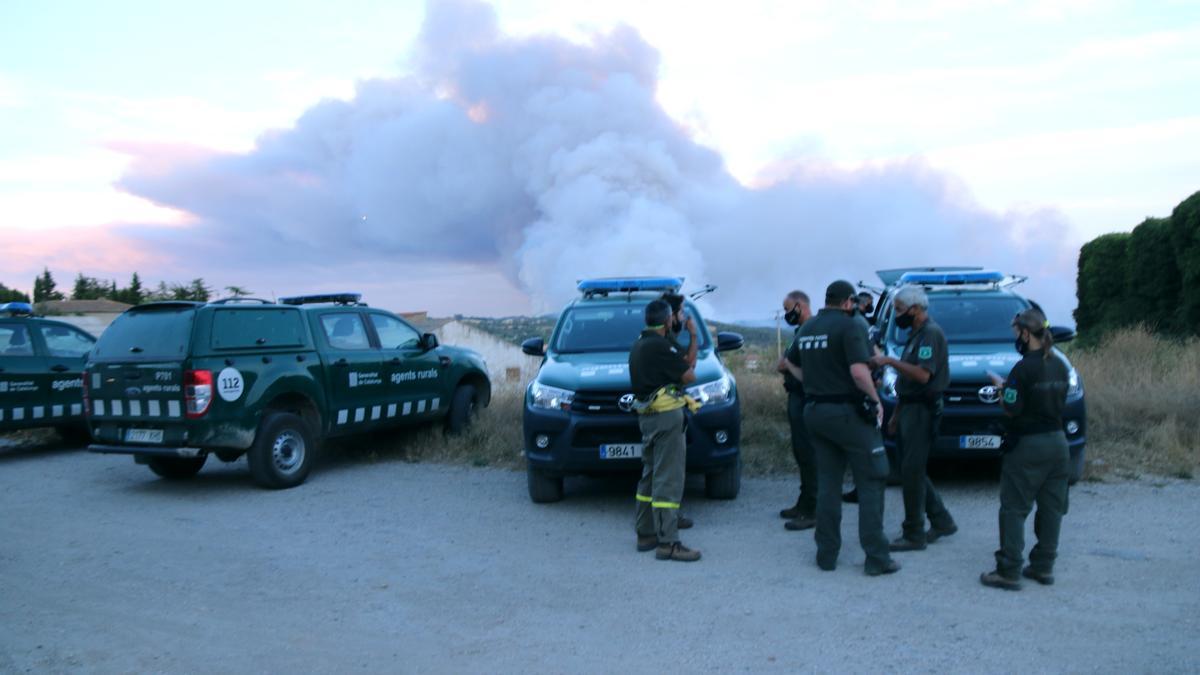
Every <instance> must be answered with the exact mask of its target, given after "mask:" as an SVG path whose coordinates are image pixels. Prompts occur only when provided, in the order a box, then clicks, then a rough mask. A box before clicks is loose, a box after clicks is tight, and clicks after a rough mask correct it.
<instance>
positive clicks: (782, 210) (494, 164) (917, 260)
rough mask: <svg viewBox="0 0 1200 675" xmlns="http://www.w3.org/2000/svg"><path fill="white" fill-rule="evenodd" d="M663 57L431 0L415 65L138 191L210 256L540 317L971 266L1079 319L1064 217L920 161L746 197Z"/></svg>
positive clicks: (134, 178)
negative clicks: (602, 304) (444, 279)
mask: <svg viewBox="0 0 1200 675" xmlns="http://www.w3.org/2000/svg"><path fill="white" fill-rule="evenodd" d="M657 65H658V56H657V53H656V52H655V51H654V50H653V49H652V48H651V47H650V46H649V45H648V44H646V43H645V42H644V41H643V40H642V39H641V38H640V37H639V36H638V35H637V33H636V32H634V31H633V30H632V29H629V28H625V27H621V28H617V29H615V30H613V31H611V32H609V33H607V34H602V35H596V36H594V37H593V38H592V39H591V41H590V42H589V43H588V44H576V43H572V42H569V41H567V40H565V39H561V38H558V37H553V36H538V37H531V38H520V39H515V38H510V37H506V36H504V35H502V34H501V33H500V32H499V30H498V28H497V22H496V17H495V15H494V12H493V10H492V9H491V8H490V7H489V6H487V5H484V4H480V3H478V2H474V1H472V0H447V1H435V2H431V4H430V5H429V9H428V15H427V18H426V23H425V25H424V28H423V31H422V34H421V37H420V41H419V44H418V46H417V49H416V53H415V58H414V68H413V72H412V74H411V75H409V76H406V77H401V78H395V79H378V80H371V81H367V82H363V83H361V84H360V86H359V89H358V92H357V96H356V97H355V98H354V100H352V101H349V102H343V101H324V102H321V103H319V104H317V105H315V106H314V107H313V108H311V109H310V110H309V111H308V112H307V113H305V114H304V115H303V116H302V117H301V118H300V119H299V120H298V121H297V123H296V125H295V127H294V128H292V129H288V130H285V131H278V132H272V133H269V134H267V135H264V136H263V137H262V138H261V139H260V140H259V143H258V145H257V147H256V148H255V150H254V151H252V152H250V153H248V154H244V155H222V156H210V157H207V158H203V159H198V160H191V161H180V162H178V163H176V164H175V165H174V166H171V167H169V168H168V169H167V170H162V169H161V167H157V168H156V169H155V170H142V169H140V168H138V165H136V164H135V168H134V170H133V171H131V172H130V173H129V174H128V175H127V176H125V177H124V179H123V180H122V186H123V187H124V188H126V189H128V190H130V191H131V192H134V193H136V194H138V195H141V196H144V197H147V198H149V199H152V200H154V201H156V202H159V203H162V204H166V205H169V206H173V207H175V208H180V209H183V210H186V211H188V212H190V213H192V214H194V215H196V216H197V217H198V219H199V222H200V224H199V225H198V226H197V227H196V228H193V229H192V230H191V231H190V234H189V235H188V236H194V237H195V241H196V242H197V244H196V245H198V246H199V245H204V246H209V247H211V246H214V244H213V242H229V246H228V248H230V249H237V250H242V251H255V252H259V251H262V250H264V249H265V248H266V247H269V249H268V250H271V251H273V252H275V254H276V255H279V254H281V253H282V254H283V255H285V256H286V257H287V258H288V259H290V260H294V261H297V262H300V263H304V262H308V263H316V262H330V261H332V262H334V263H336V262H339V261H342V262H344V261H350V260H355V259H363V258H366V259H376V260H381V259H389V260H397V259H399V260H406V259H412V260H423V261H428V260H445V261H455V262H462V261H469V262H474V263H482V264H489V265H497V266H499V267H500V268H501V269H502V270H504V272H505V273H506V274H507V275H509V277H510V278H512V279H515V280H517V281H518V282H519V283H520V284H521V286H522V287H523V288H525V289H526V291H527V292H528V293H529V294H530V296H531V297H532V299H533V301H534V309H535V310H537V311H547V310H551V309H555V308H557V307H559V306H560V305H561V303H562V302H563V301H564V300H565V299H566V298H568V297H570V296H571V295H573V294H574V285H575V284H574V282H575V280H576V279H579V278H582V277H585V276H595V275H618V274H660V273H667V274H681V275H685V276H687V277H688V279H689V284H690V285H700V284H703V283H716V284H718V285H719V286H721V291H720V292H719V293H717V294H715V295H713V296H711V302H712V303H713V307H714V308H715V309H716V310H717V311H718V312H719V313H720V314H722V315H724V316H728V317H748V316H759V317H761V316H765V315H767V314H768V313H769V312H770V311H771V310H772V309H773V308H774V307H775V306H776V304H777V302H778V300H779V298H781V297H782V295H783V294H784V293H785V292H786V291H788V290H790V289H791V288H793V287H800V288H804V289H805V290H808V291H809V293H810V294H812V295H813V296H814V299H815V300H818V301H819V297H820V296H821V295H822V293H823V290H824V287H825V285H826V284H827V283H828V282H829V281H831V280H832V279H834V278H838V277H844V278H848V279H851V280H853V281H857V280H859V279H870V278H871V277H872V276H873V275H871V274H870V272H871V270H874V269H876V268H877V267H879V266H885V267H886V266H901V265H911V264H917V265H925V264H965V263H972V264H981V265H986V266H993V267H998V268H1001V269H1005V270H1011V271H1018V272H1024V273H1027V274H1031V275H1034V276H1035V277H1036V278H1037V279H1038V280H1039V281H1040V283H1039V287H1040V288H1041V289H1042V291H1043V292H1042V293H1040V295H1043V296H1045V297H1043V298H1039V299H1042V300H1044V302H1045V304H1047V305H1048V309H1050V310H1051V312H1052V313H1053V314H1056V315H1057V316H1056V317H1055V318H1056V319H1057V320H1058V321H1063V322H1065V321H1067V320H1068V317H1067V314H1066V312H1067V311H1068V309H1069V307H1070V306H1071V296H1072V295H1073V294H1072V293H1071V288H1072V285H1071V284H1070V279H1071V277H1072V276H1073V275H1072V271H1073V264H1074V250H1073V249H1071V248H1070V247H1068V246H1067V245H1065V244H1064V243H1063V239H1064V233H1065V228H1064V225H1063V223H1061V222H1060V221H1059V220H1058V219H1057V218H1056V217H1054V216H1053V215H1052V214H1024V215H1011V214H1010V215H998V214H994V213H989V212H986V211H984V210H982V209H980V208H979V207H977V206H975V205H974V204H973V203H972V202H971V200H970V199H969V198H968V197H966V196H965V192H964V191H963V190H962V189H961V188H960V187H958V186H957V184H956V183H955V182H954V181H953V180H951V179H949V178H948V177H946V176H944V175H941V174H938V173H936V172H933V171H931V170H929V169H927V168H926V167H924V166H923V165H921V164H920V163H918V162H912V163H898V164H891V165H887V166H882V167H878V168H871V169H863V170H855V171H846V170H839V169H835V168H833V167H831V166H828V165H824V164H821V163H818V162H797V163H795V164H792V165H789V166H781V167H776V168H775V170H774V173H773V176H774V181H773V183H772V185H771V186H770V187H766V188H760V189H749V188H746V187H744V186H742V185H741V184H739V183H738V182H736V181H735V180H733V178H732V177H731V176H730V175H729V173H728V172H727V171H726V170H725V168H724V166H723V164H722V161H721V158H720V157H719V156H718V155H717V154H716V153H715V152H713V151H711V150H709V149H707V148H704V147H702V146H700V145H698V144H697V143H695V142H693V141H692V140H691V138H690V137H689V136H688V134H687V133H686V131H685V130H684V129H682V128H681V127H680V125H679V124H677V123H676V122H675V121H674V120H672V119H671V118H670V117H669V116H667V115H666V114H665V113H664V111H663V110H662V108H661V107H660V106H659V105H658V103H657V101H656V99H655V85H656V73H657ZM748 123H752V122H751V121H748ZM801 131H805V132H807V131H809V130H797V132H801ZM1063 284H1065V285H1063ZM1060 285H1061V287H1060ZM1050 288H1057V289H1059V290H1055V291H1053V292H1045V291H1046V289H1050Z"/></svg>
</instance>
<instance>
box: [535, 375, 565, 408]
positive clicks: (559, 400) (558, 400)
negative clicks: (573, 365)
mask: <svg viewBox="0 0 1200 675" xmlns="http://www.w3.org/2000/svg"><path fill="white" fill-rule="evenodd" d="M574 400H575V392H573V391H570V390H568V389H559V388H558V387H548V386H546V385H544V384H541V383H540V382H537V381H536V380H535V381H534V382H533V384H531V385H529V405H531V406H533V407H534V408H541V409H543V410H570V409H571V401H574Z"/></svg>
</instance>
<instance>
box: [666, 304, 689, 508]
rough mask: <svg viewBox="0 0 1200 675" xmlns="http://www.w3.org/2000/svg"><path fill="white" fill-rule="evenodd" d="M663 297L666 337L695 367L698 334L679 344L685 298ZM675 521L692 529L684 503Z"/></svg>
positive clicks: (685, 316)
mask: <svg viewBox="0 0 1200 675" xmlns="http://www.w3.org/2000/svg"><path fill="white" fill-rule="evenodd" d="M662 299H663V300H666V302H667V304H668V305H670V306H671V319H670V320H669V321H667V331H666V337H667V339H668V340H670V341H671V345H672V346H674V347H675V348H676V349H677V350H679V353H680V354H683V355H684V359H685V360H686V361H687V364H688V368H695V367H696V359H697V350H695V349H692V348H691V346H692V344H693V343H695V342H696V336H695V335H694V334H692V333H688V339H689V340H691V342H690V343H689V344H688V346H687V347H684V346H683V345H681V344H679V336H680V334H682V333H683V332H684V327H686V326H687V322H688V315H687V309H686V306H685V305H684V299H685V298H684V297H683V295H681V294H679V293H671V292H666V293H663V294H662ZM685 438H686V437H685ZM675 522H676V525H677V527H678V529H680V530H687V529H690V528H691V527H692V525H693V523H692V519H691V518H688V517H687V516H685V515H683V506H682V503H681V505H680V507H679V514H678V517H677V518H676V519H675Z"/></svg>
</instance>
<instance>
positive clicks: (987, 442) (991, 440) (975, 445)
mask: <svg viewBox="0 0 1200 675" xmlns="http://www.w3.org/2000/svg"><path fill="white" fill-rule="evenodd" d="M1000 443H1001V438H1000V437H999V436H959V437H958V447H959V448H961V449H963V450H999V449H1000Z"/></svg>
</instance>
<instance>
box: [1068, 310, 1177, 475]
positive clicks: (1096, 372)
mask: <svg viewBox="0 0 1200 675" xmlns="http://www.w3.org/2000/svg"><path fill="white" fill-rule="evenodd" d="M1071 361H1072V362H1073V363H1074V364H1075V367H1076V368H1077V369H1078V370H1079V373H1080V375H1082V377H1083V384H1084V391H1085V392H1086V394H1087V405H1088V457H1089V461H1088V472H1087V476H1088V477H1090V478H1099V477H1102V476H1104V475H1106V474H1109V473H1115V474H1117V475H1120V476H1133V475H1137V474H1139V473H1142V472H1149V473H1154V474H1160V475H1169V476H1175V477H1179V478H1189V479H1190V478H1192V477H1194V475H1195V472H1196V469H1197V467H1198V466H1200V340H1195V339H1193V340H1191V341H1188V342H1177V341H1171V340H1166V339H1163V338H1158V337H1155V336H1153V335H1151V334H1150V333H1149V332H1147V331H1146V330H1144V329H1129V330H1124V331H1121V332H1118V333H1115V334H1113V335H1111V336H1109V337H1108V338H1107V339H1106V340H1105V341H1104V342H1102V343H1101V344H1100V345H1099V346H1097V347H1095V348H1093V349H1086V350H1072V351H1071Z"/></svg>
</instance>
